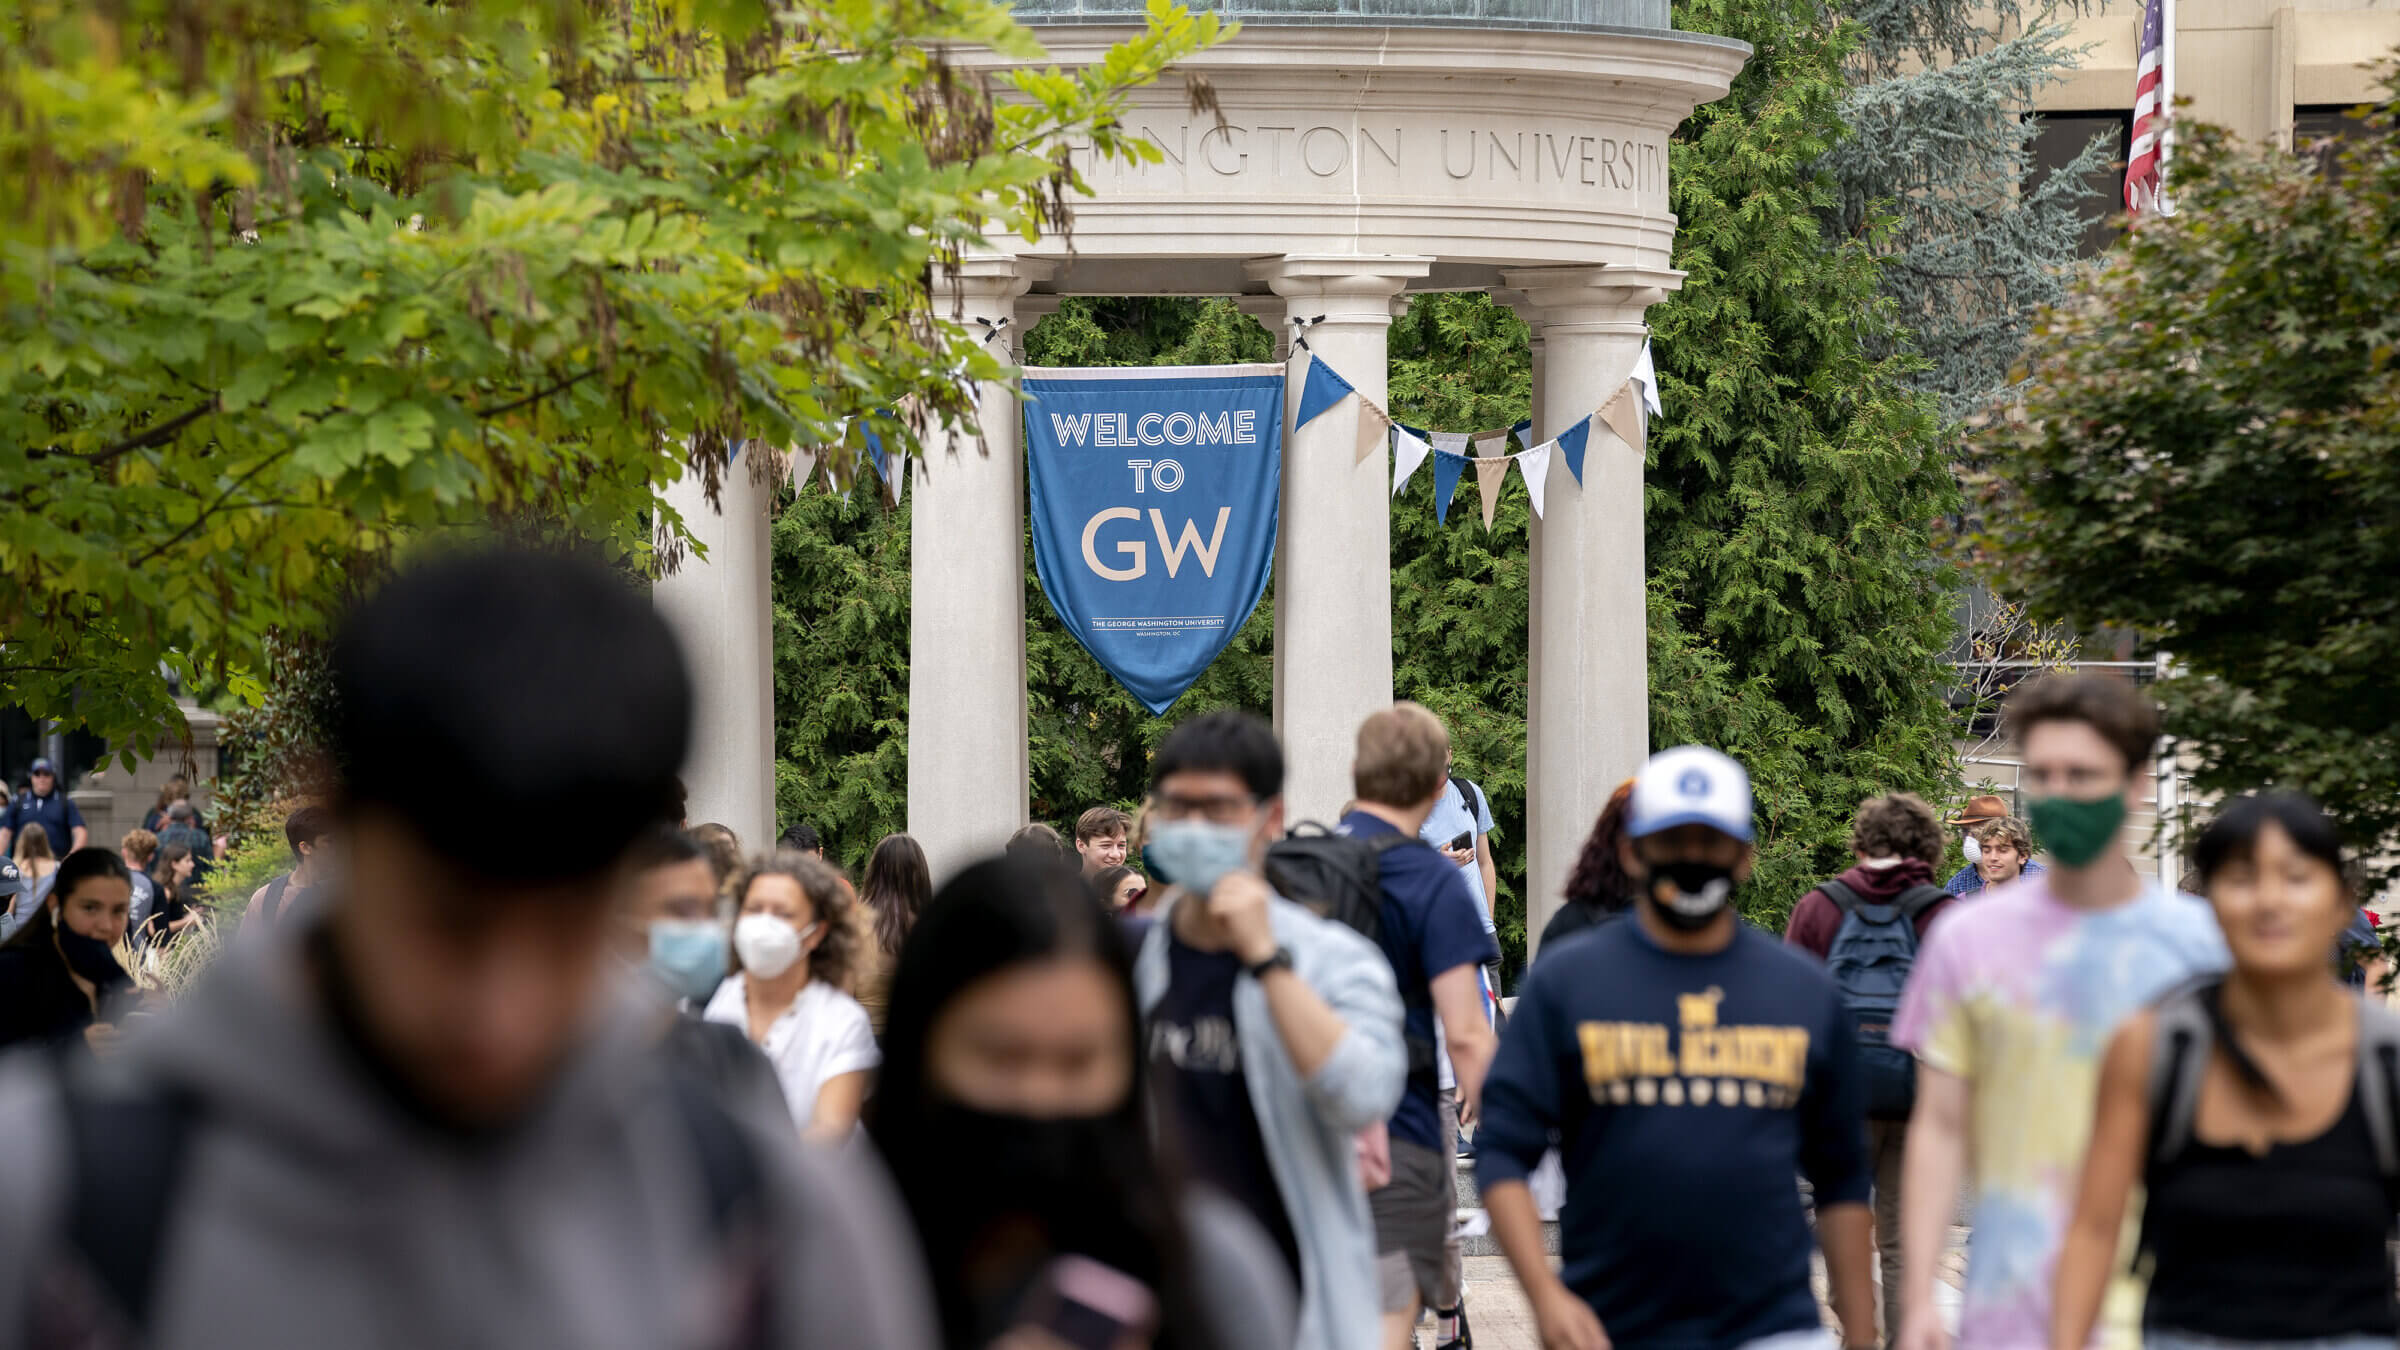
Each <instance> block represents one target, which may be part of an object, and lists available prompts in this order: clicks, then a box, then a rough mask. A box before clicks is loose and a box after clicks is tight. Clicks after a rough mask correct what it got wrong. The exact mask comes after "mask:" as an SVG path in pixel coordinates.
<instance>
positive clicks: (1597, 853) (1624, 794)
mask: <svg viewBox="0 0 2400 1350" xmlns="http://www.w3.org/2000/svg"><path fill="white" fill-rule="evenodd" d="M1632 804H1633V780H1632V779H1630V778H1628V779H1626V780H1625V781H1624V782H1622V783H1619V784H1617V790H1616V791H1614V792H1612V793H1610V794H1608V805H1606V806H1603V807H1601V808H1600V818H1599V819H1598V820H1595V821H1593V822H1592V833H1591V835H1590V836H1589V837H1588V838H1586V839H1585V840H1584V841H1583V852H1582V853H1580V854H1578V855H1577V856H1576V858H1575V870H1574V871H1572V872H1569V873H1568V874H1567V902H1568V903H1569V904H1577V905H1589V906H1591V907H1592V908H1594V909H1597V910H1601V911H1604V912H1614V911H1616V910H1621V909H1624V908H1625V907H1627V906H1628V905H1631V904H1632V903H1633V878H1632V877H1629V876H1627V875H1625V865H1624V864H1623V863H1622V862H1619V861H1618V860H1617V843H1618V841H1619V840H1622V839H1623V838H1624V837H1625V816H1626V813H1627V812H1628V811H1629V810H1630V809H1631V808H1632Z"/></svg>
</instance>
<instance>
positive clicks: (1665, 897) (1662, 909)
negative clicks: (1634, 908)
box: [1642, 862, 1734, 933]
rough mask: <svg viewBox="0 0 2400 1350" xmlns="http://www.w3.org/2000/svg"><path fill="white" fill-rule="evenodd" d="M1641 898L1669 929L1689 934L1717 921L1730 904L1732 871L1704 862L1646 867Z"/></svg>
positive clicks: (1648, 865)
mask: <svg viewBox="0 0 2400 1350" xmlns="http://www.w3.org/2000/svg"><path fill="white" fill-rule="evenodd" d="M1646 867H1647V869H1648V872H1649V875H1648V877H1647V878H1646V879H1645V880H1644V882H1643V884H1642V895H1643V897H1644V898H1645V899H1646V900H1647V901H1648V902H1649V905H1650V912H1651V913H1653V914H1656V915H1657V916H1658V917H1659V919H1660V920H1661V921H1662V922H1664V923H1665V924H1666V925H1667V926H1668V927H1669V928H1674V929H1678V930H1681V931H1683V932H1687V933H1691V932H1698V931H1699V930H1700V929H1703V928H1706V927H1708V926H1709V925H1710V924H1712V923H1715V922H1716V921H1717V916H1718V915H1719V914H1722V913H1724V912H1725V908H1726V906H1727V905H1729V904H1731V903H1732V902H1733V889H1734V880H1733V869H1732V868H1730V867H1720V866H1718V865H1717V864H1715V863H1706V862H1671V863H1649V864H1646Z"/></svg>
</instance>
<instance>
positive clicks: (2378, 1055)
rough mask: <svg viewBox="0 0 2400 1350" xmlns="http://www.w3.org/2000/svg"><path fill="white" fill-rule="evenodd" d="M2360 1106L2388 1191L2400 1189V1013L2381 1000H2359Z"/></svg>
mask: <svg viewBox="0 0 2400 1350" xmlns="http://www.w3.org/2000/svg"><path fill="white" fill-rule="evenodd" d="M2356 1091H2357V1092H2358V1094H2359V1106H2360V1108H2361V1109H2362V1110H2363V1111H2365V1113H2366V1117H2367V1133H2368V1134H2369V1135H2370V1136H2372V1137H2373V1138H2374V1140H2375V1165H2376V1166H2377V1167H2378V1168H2380V1169H2381V1170H2382V1172H2383V1184H2384V1187H2385V1189H2387V1190H2391V1189H2395V1188H2400V1013H2394V1012H2393V1011H2392V1010H2391V1009H2390V1008H2387V1007H2385V1006H2384V1004H2383V1002H2382V1000H2380V999H2374V998H2361V999H2360V1000H2359V1001H2358V1087H2357V1089H2356Z"/></svg>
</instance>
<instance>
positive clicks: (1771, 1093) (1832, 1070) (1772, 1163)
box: [1475, 920, 1872, 1350]
mask: <svg viewBox="0 0 2400 1350" xmlns="http://www.w3.org/2000/svg"><path fill="white" fill-rule="evenodd" d="M1552 1130H1557V1131H1558V1132H1559V1151H1560V1154H1561V1156H1562V1158H1563V1159H1564V1161H1565V1164H1566V1175H1567V1204H1566V1209H1565V1211H1564V1212H1563V1213H1562V1214H1561V1215H1560V1239H1561V1241H1560V1247H1561V1251H1562V1253H1563V1256H1564V1265H1563V1268H1562V1269H1561V1271H1560V1276H1561V1278H1563V1279H1564V1280H1565V1281H1566V1284H1567V1287H1568V1288H1570V1289H1573V1290H1574V1291H1575V1292H1576V1293H1578V1294H1580V1295H1582V1296H1583V1298H1584V1300H1585V1301H1586V1302H1588V1303H1590V1304H1591V1305H1592V1310H1593V1311H1594V1312H1595V1313H1597V1314H1598V1315H1599V1317H1600V1325H1601V1327H1602V1328H1603V1329H1605V1330H1606V1331H1607V1332H1608V1335H1609V1339H1610V1340H1611V1341H1612V1342H1613V1343H1615V1344H1616V1345H1618V1346H1620V1347H1672V1348H1674V1350H1683V1348H1684V1347H1690V1348H1691V1350H1716V1348H1717V1347H1725V1346H1735V1345H1739V1344H1741V1343H1742V1342H1744V1341H1750V1340H1756V1339H1758V1338H1760V1337H1763V1336H1772V1335H1776V1334H1778V1333H1781V1332H1787V1331H1801V1330H1806V1329H1808V1328H1811V1327H1814V1326H1816V1325H1818V1322H1819V1318H1818V1314H1817V1302H1816V1298H1815V1296H1814V1295H1812V1294H1811V1293H1810V1292H1809V1285H1808V1253H1809V1246H1810V1244H1811V1243H1812V1242H1813V1240H1814V1239H1813V1238H1812V1237H1811V1236H1810V1234H1809V1228H1808V1221H1807V1218H1806V1216H1805V1215H1804V1214H1803V1213H1802V1211H1801V1206H1800V1197H1799V1188H1798V1186H1797V1185H1796V1184H1795V1180H1794V1179H1795V1177H1797V1176H1805V1177H1807V1178H1808V1179H1809V1182H1810V1184H1811V1185H1812V1186H1814V1187H1815V1190H1816V1197H1817V1203H1818V1204H1819V1205H1831V1204H1845V1203H1857V1204H1863V1203H1865V1201H1866V1199H1867V1190H1868V1186H1869V1183H1870V1180H1871V1176H1872V1173H1871V1170H1870V1168H1869V1166H1868V1162H1867V1141H1866V1099H1865V1091H1864V1087H1863V1085H1862V1084H1861V1082H1860V1079H1859V1075H1858V1065H1857V1054H1856V1050H1855V1048H1854V1045H1853V1042H1852V1040H1851V1034H1850V1030H1849V1025H1848V1019H1846V1018H1844V1017H1843V1016H1842V1007H1841V998H1840V995H1839V994H1837V993H1836V992H1835V990H1834V986H1833V981H1832V980H1831V979H1829V978H1827V977H1826V974H1825V972H1824V970H1823V969H1822V968H1821V967H1819V966H1818V965H1817V964H1816V963H1815V962H1813V961H1811V960H1809V959H1808V958H1807V957H1806V956H1804V955H1802V954H1799V953H1796V952H1793V951H1791V950H1788V949H1787V948H1785V947H1784V946H1783V944H1781V943H1779V942H1777V941H1776V940H1775V939H1774V938H1772V937H1769V936H1767V935H1766V934H1764V933H1761V932H1759V931H1758V930H1756V929H1754V928H1751V927H1749V926H1748V925H1746V924H1745V925H1743V926H1741V927H1740V928H1739V929H1738V930H1737V931H1736V932H1735V935H1734V940H1733V942H1732V944H1731V945H1730V946H1728V947H1727V948H1725V950H1723V951H1721V952H1716V953H1713V954H1710V955H1707V956H1679V955H1675V954H1672V953H1669V952H1667V951H1664V950H1662V949H1661V948H1660V947H1659V946H1658V944H1657V943H1656V942H1655V941H1653V940H1652V939H1651V937H1650V936H1649V934H1647V933H1646V932H1644V931H1643V930H1642V926H1641V924H1640V923H1639V922H1635V921H1632V920H1628V921H1626V922H1623V923H1612V924H1608V925H1606V926H1605V927H1601V928H1595V929H1592V930H1589V931H1587V932H1583V933H1578V934H1576V935H1575V936H1573V937H1571V938H1569V939H1567V940H1566V941H1564V942H1562V943H1560V944H1559V946H1558V947H1557V949H1556V950H1555V951H1544V952H1543V953H1542V960H1541V961H1540V962H1539V963H1538V964H1536V965H1535V966H1534V968H1533V970H1532V972H1531V973H1530V974H1528V975H1527V976H1526V979H1525V983H1524V985H1523V987H1522V988H1520V989H1519V990H1518V995H1517V1009H1516V1012H1515V1013H1513V1014H1512V1015H1510V1017H1509V1020H1508V1029H1507V1030H1506V1032H1505V1033H1503V1034H1502V1036H1501V1038H1500V1054H1499V1058H1498V1059H1497V1060H1495V1061H1494V1062H1493V1064H1492V1071H1491V1076H1490V1078H1489V1079H1487V1080H1486V1081H1485V1083H1484V1087H1483V1121H1482V1124H1481V1125H1480V1126H1479V1127H1478V1128H1477V1129H1476V1131H1475V1175H1476V1178H1477V1180H1478V1182H1479V1184H1480V1185H1482V1187H1483V1188H1484V1189H1485V1190H1487V1191H1488V1190H1490V1189H1491V1188H1492V1187H1493V1186H1494V1185H1496V1184H1498V1183H1500V1182H1504V1181H1523V1180H1524V1179H1525V1178H1526V1177H1527V1176H1528V1175H1530V1174H1531V1173H1532V1171H1533V1168H1534V1164H1536V1163H1537V1162H1539V1161H1540V1160H1541V1156H1542V1150H1543V1149H1544V1148H1545V1147H1546V1146H1547V1145H1548V1144H1549V1142H1550V1132H1551V1131H1552Z"/></svg>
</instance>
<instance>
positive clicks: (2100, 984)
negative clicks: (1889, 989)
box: [1892, 675, 2326, 1350]
mask: <svg viewBox="0 0 2400 1350" xmlns="http://www.w3.org/2000/svg"><path fill="white" fill-rule="evenodd" d="M2007 719H2008V728H2009V731H2010V733H2011V735H2013V736H2014V737H2015V739H2016V742H2017V747H2018V757H2019V758H2020V759H2022V760H2023V761H2024V769H2023V771H2022V775H2021V777H2020V780H2019V781H2020V782H2022V783H2023V784H2024V789H2025V799H2026V806H2025V812H2026V817H2027V819H2028V820H2029V821H2030V822H2031V824H2032V825H2033V833H2034V837H2035V839H2036V840H2038V841H2039V842H2040V844H2041V846H2042V847H2043V849H2044V850H2046V851H2047V852H2048V853H2049V855H2050V859H2051V861H2052V863H2053V864H2054V866H2052V867H2050V868H2049V869H2048V870H2046V871H2044V872H2043V873H2041V874H2040V875H2038V876H2030V877H2026V878H2024V879H2022V880H2020V881H2018V882H2017V884H2015V885H2013V886H2007V887H2003V888H2001V889H1999V890H1995V891H1991V892H1989V893H1987V894H1985V895H1983V896H1981V897H1979V898H1977V899H1975V900H1974V901H1972V902H1970V903H1967V904H1962V905H1956V906H1953V907H1952V908H1951V910H1950V912H1949V913H1947V914H1944V915H1943V916H1942V921H1941V922H1940V923H1939V924H1936V925H1935V926H1934V927H1933V929H1932V931H1931V932H1930V933H1928V934H1927V936H1926V940H1925V945H1924V948H1923V949H1922V951H1920V953H1919V954H1918V957H1917V961H1916V968H1915V969H1914V970H1913V971H1912V972H1910V975H1909V980H1908V988H1907V991H1906V992H1905V993H1904V994H1903V995H1902V997H1901V1002H1900V1015H1899V1017H1898V1018H1896V1019H1895V1020H1894V1022H1893V1024H1892V1044H1893V1045H1895V1046H1898V1047H1899V1048H1901V1049H1903V1050H1907V1051H1909V1052H1910V1053H1912V1054H1914V1055H1915V1056H1916V1057H1917V1100H1916V1108H1915V1110H1914V1111H1912V1112H1911V1113H1910V1115H1909V1121H1908V1145H1907V1162H1906V1165H1905V1167H1904V1169H1903V1172H1902V1176H1901V1184H1900V1214H1901V1246H1902V1249H1903V1252H1904V1254H1905V1256H1906V1261H1905V1265H1904V1268H1903V1271H1902V1288H1901V1311H1900V1344H1901V1346H1902V1348H1903V1350H1934V1347H1938V1346H1940V1345H1941V1344H1942V1343H1943V1342H1944V1341H1945V1340H1946V1339H1947V1337H1946V1336H1945V1335H1944V1334H1943V1331H1942V1326H1941V1322H1940V1320H1939V1317H1938V1315H1937V1313H1936V1310H1935V1305H1934V1281H1935V1279H1936V1278H1938V1272H1939V1270H1940V1266H1941V1263H1942V1260H1943V1256H1944V1253H1945V1252H1946V1251H1947V1250H1948V1248H1949V1238H1950V1226H1951V1223H1952V1222H1953V1220H1954V1219H1955V1218H1956V1217H1957V1213H1958V1192H1959V1182H1960V1181H1961V1179H1962V1178H1965V1179H1968V1180H1969V1181H1970V1182H1971V1190H1972V1191H1973V1194H1974V1206H1973V1217H1972V1219H1971V1222H1972V1224H1973V1228H1974V1233H1975V1241H1974V1245H1973V1246H1972V1247H1971V1248H1969V1249H1968V1252H1967V1282H1966V1296H1965V1299H1964V1301H1963V1303H1962V1305H1961V1307H1960V1309H1959V1325H1958V1342H1959V1344H1960V1345H1962V1346H1969V1347H1982V1346H1988V1347H1997V1348H1998V1350H2021V1347H2024V1346H2029V1345H2040V1344H2042V1343H2044V1342H2045V1341H2047V1340H2048V1339H2049V1336H2050V1325H2051V1289H2052V1279H2053V1277H2054V1275H2055V1273H2056V1268H2057V1264H2058V1252H2059V1246H2060V1244H2061V1243H2062V1242H2063V1241H2064V1240H2065V1237H2066V1229H2067V1219H2068V1217H2069V1215H2070V1214H2071V1213H2072V1211H2073V1208H2074V1203H2075V1177H2076V1173H2077V1170H2078V1169H2079V1168H2080V1167H2081V1166H2082V1163H2083V1153H2084V1147H2085V1145H2087V1144H2088V1143H2089V1142H2090V1141H2091V1132H2092V1103H2093V1092H2094V1089H2095V1088H2096V1087H2097V1086H2098V1085H2099V1077H2100V1057H2101V1053H2102V1052H2103V1051H2104V1050H2105V1049H2106V1048H2107V1046H2108V1038H2109V1035H2110V1034H2111V1033H2112V1032H2114V1031H2115V1030H2116V1028H2117V1025H2118V1023H2120V1022H2122V1021H2124V1020H2125V1018H2126V1017H2127V1016H2128V1015H2130V1014H2131V1013H2133V1012H2134V1011H2135V1010H2136V1009H2138V1008H2140V1007H2141V1006H2142V1005H2143V1004H2145V1003H2148V1002H2149V1001H2150V1000H2152V999H2154V998H2156V997H2158V996H2159V995H2160V994H2162V993H2164V992H2165V991H2167V990H2169V989H2172V988H2174V987H2175V986H2176V985H2178V984H2181V983H2183V982H2184V981H2186V980H2189V979H2191V978H2192V977H2193V976H2195V975H2200V974H2205V973H2208V972H2212V971H2220V970H2223V969H2224V968H2225V963H2226V955H2225V940H2224V938H2223V937H2221V936H2219V934H2218V932H2217V921H2216V919H2215V917H2214V916H2213V915H2211V914H2210V913H2209V911H2208V908H2207V907H2206V906H2205V905H2200V904H2197V903H2194V902H2193V901H2192V900H2191V899H2190V898H2189V897H2188V896H2181V895H2177V894H2176V893H2175V892H2174V891H2173V890H2172V889H2170V888H2168V887H2166V886H2162V885H2160V884H2159V883H2158V882H2156V881H2154V880H2152V879H2149V878H2146V877H2144V876H2142V875H2141V874H2140V873H2139V872H2136V871H2135V870H2134V867H2133V861H2132V859H2131V857H2129V856H2128V847H2127V841H2126V838H2125V834H2126V831H2125V817H2126V813H2127V810H2128V804H2129V803H2128V799H2129V797H2130V796H2131V794H2132V793H2134V792H2135V791H2137V790H2138V789H2139V788H2140V787H2141V786H2142V785H2143V783H2144V782H2145V781H2146V780H2147V776H2148V765H2149V761H2150V752H2151V747H2152V745H2153V744H2154V743H2155V742H2156V741H2157V739H2158V707H2157V705H2156V704H2154V703H2152V702H2151V701H2150V697H2149V696H2148V695H2147V694H2144V693H2142V692H2141V691H2140V690H2138V689H2136V688H2134V686H2133V685H2132V684H2130V683H2128V682H2127V681H2124V680H2120V679H2117V678H2115V677H2113V676H2107V675H2048V676H2044V677H2043V678H2041V679H2039V680H2035V681H2033V682H2032V683H2030V684H2027V685H2023V686H2021V687H2019V688H2018V689H2016V690H2014V691H2013V692H2011V693H2010V695H2009V699H2008V710H2007ZM2325 950H2326V949H2324V948H2320V949H2319V951H2320V953H2323V952H2324V951H2325ZM1970 1166H1971V1167H1972V1169H1973V1172H1972V1175H1971V1177H1970V1176H1969V1173H1968V1169H1969V1167H1970ZM2116 1273H2117V1274H2119V1275H2123V1274H2124V1273H2125V1272H2124V1271H2123V1269H2122V1267H2119V1268H2118V1270H2117V1272H2116ZM2116 1283H2117V1285H2118V1288H2117V1289H2116V1290H2114V1291H2113V1292H2112V1302H2113V1304H2114V1306H2113V1307H2112V1309H2111V1310H2110V1312H2109V1313H2108V1315H2106V1316H2105V1317H2104V1318H2103V1319H2102V1325H2101V1330H2100V1333H2099V1335H2098V1337H2097V1338H2096V1340H2095V1342H2094V1343H2095V1344H2096V1345H2098V1346H2101V1347H2103V1350H2116V1348H2117V1347H2124V1346H2131V1345H2133V1344H2135V1343H2136V1341H2137V1339H2138V1326H2139V1314H2140V1311H2141V1308H2140V1297H2139V1290H2138V1288H2137V1287H2136V1286H2135V1283H2134V1282H2133V1281H2132V1280H2130V1279H2119V1280H2117V1281H2116Z"/></svg>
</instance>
